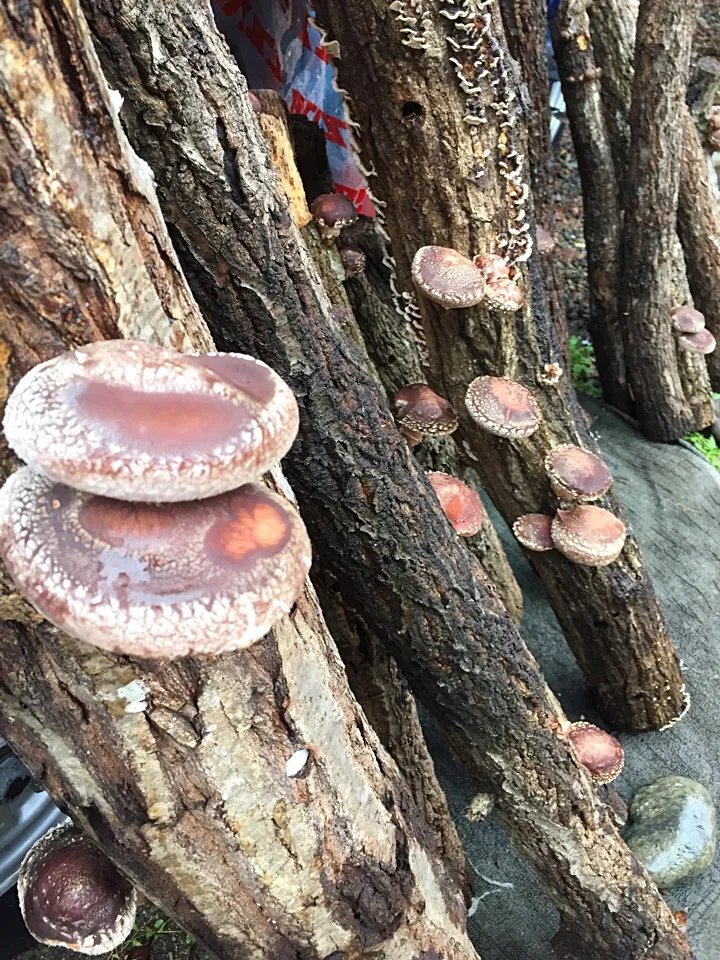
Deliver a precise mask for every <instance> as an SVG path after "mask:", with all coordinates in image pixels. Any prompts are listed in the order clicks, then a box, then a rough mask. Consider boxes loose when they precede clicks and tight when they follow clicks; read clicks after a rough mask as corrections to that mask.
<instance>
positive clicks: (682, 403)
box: [597, 3, 714, 440]
mask: <svg viewBox="0 0 720 960" xmlns="http://www.w3.org/2000/svg"><path fill="white" fill-rule="evenodd" d="M697 10H698V5H694V6H693V5H692V4H691V5H690V6H688V5H683V15H682V16H680V17H671V15H670V13H669V8H665V7H663V6H662V5H660V4H656V3H647V4H645V5H643V6H642V8H641V15H640V20H639V24H638V30H639V32H638V37H637V43H636V53H635V67H634V77H633V95H632V106H631V107H630V111H629V114H627V113H626V112H623V110H622V107H623V101H624V102H625V103H627V94H626V92H625V91H626V88H627V79H628V72H629V70H630V65H629V62H628V57H627V56H626V57H625V58H622V59H617V61H616V62H615V63H614V64H613V65H611V66H609V67H608V73H607V77H603V82H607V84H608V86H609V87H611V88H612V96H611V100H612V102H613V109H614V116H615V121H614V122H615V124H616V128H617V129H616V133H617V136H618V144H617V146H616V156H617V157H618V158H619V161H620V162H622V155H623V153H624V154H625V157H626V158H627V161H626V165H625V166H621V167H619V168H618V170H619V172H621V171H623V170H625V181H624V189H623V204H624V209H625V213H624V231H623V241H622V263H623V276H622V278H621V283H620V286H619V288H618V298H619V299H618V305H619V309H620V310H621V315H622V316H623V321H624V322H623V331H624V348H625V351H626V354H627V356H628V358H629V357H630V356H632V358H633V362H632V363H630V362H629V361H628V362H627V368H628V371H629V374H630V376H629V382H630V386H631V390H632V393H633V405H634V412H635V415H636V416H637V418H638V420H639V422H640V425H641V428H642V429H643V431H644V432H645V433H646V434H647V435H648V436H650V437H652V438H653V439H657V440H672V439H677V438H678V437H680V436H683V435H684V434H685V433H687V432H688V431H689V430H692V429H699V428H703V427H706V426H708V425H709V424H710V423H712V421H713V419H714V412H713V409H712V398H711V394H710V386H709V380H708V379H707V378H706V376H705V370H704V369H703V367H704V363H703V362H702V358H692V359H691V358H689V357H688V356H687V355H685V354H683V353H681V351H680V349H679V348H678V345H677V341H676V338H675V337H674V335H673V332H672V320H671V317H670V310H671V309H672V307H673V306H678V305H679V303H678V288H677V284H676V282H675V280H674V276H673V272H672V264H671V263H670V261H669V260H668V257H667V250H668V249H669V248H672V246H673V244H674V242H675V226H676V211H677V200H678V186H679V177H680V153H679V152H678V150H677V143H676V139H677V137H676V130H677V117H678V115H679V114H683V113H686V112H687V111H686V107H685V87H686V85H687V72H688V68H689V56H690V44H691V40H692V29H693V25H694V21H695V17H696V15H697ZM613 14H614V15H613ZM597 16H598V21H597V22H598V24H599V26H598V34H599V36H600V41H599V42H600V45H601V47H605V48H612V54H614V56H615V58H619V57H620V54H619V51H620V50H622V47H623V45H626V44H627V40H626V36H627V29H628V23H627V22H626V19H624V18H623V15H622V14H621V13H620V12H618V11H617V9H615V10H614V11H611V12H604V11H603V10H602V8H601V10H600V12H599V13H598V14H597ZM603 17H605V18H606V20H611V21H612V26H611V27H610V26H609V24H608V25H607V26H606V27H605V29H603V26H604V24H603ZM610 30H612V31H613V37H612V40H610V39H608V34H609V33H610ZM678 44H679V46H678ZM605 66H607V61H606V64H605ZM626 117H627V124H626V122H625V118H626ZM629 131H631V134H630V140H629V141H628V139H627V138H628V132H629Z"/></svg>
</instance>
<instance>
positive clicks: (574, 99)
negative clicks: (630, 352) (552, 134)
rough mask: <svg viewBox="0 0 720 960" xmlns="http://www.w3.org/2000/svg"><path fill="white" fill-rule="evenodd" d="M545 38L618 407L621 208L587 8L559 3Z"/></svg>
mask: <svg viewBox="0 0 720 960" xmlns="http://www.w3.org/2000/svg"><path fill="white" fill-rule="evenodd" d="M553 43H554V47H555V56H556V59H557V64H558V70H559V71H560V78H561V82H562V88H563V97H564V99H565V105H566V109H567V114H568V119H569V121H570V133H571V135H572V140H573V146H574V148H575V156H576V158H577V163H578V171H579V173H580V182H581V184H582V194H583V230H584V235H585V247H586V250H587V261H588V281H589V288H590V336H591V338H592V343H593V347H594V348H595V362H596V364H597V369H598V374H599V377H600V382H601V383H602V389H603V395H604V397H605V399H606V400H607V401H608V403H611V404H612V405H613V406H614V407H617V409H618V410H623V411H625V412H626V413H629V412H630V411H631V410H632V399H631V397H630V392H629V387H628V382H627V371H626V369H625V352H624V349H623V333H622V324H621V322H620V318H619V316H618V309H617V283H618V269H619V265H620V240H621V223H622V220H621V209H620V196H619V190H618V178H617V176H616V173H615V170H616V166H615V163H614V162H613V154H612V146H613V143H614V142H615V141H614V140H613V138H612V137H610V136H609V135H608V131H607V128H606V120H605V116H604V115H603V104H602V102H601V98H600V91H601V87H600V84H599V73H598V68H597V66H596V64H595V57H594V51H593V46H592V44H591V42H590V34H589V24H588V14H587V10H586V9H585V7H584V6H581V5H579V4H577V3H574V2H573V0H564V2H563V3H561V5H560V9H559V11H558V16H557V20H556V23H555V25H554V30H553Z"/></svg>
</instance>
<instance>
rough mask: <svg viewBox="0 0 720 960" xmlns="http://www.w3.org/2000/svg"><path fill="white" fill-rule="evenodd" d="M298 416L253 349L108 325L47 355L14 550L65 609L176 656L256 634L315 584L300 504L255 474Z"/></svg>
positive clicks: (56, 612)
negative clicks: (179, 348)
mask: <svg viewBox="0 0 720 960" xmlns="http://www.w3.org/2000/svg"><path fill="white" fill-rule="evenodd" d="M297 428H298V408H297V403H296V401H295V398H294V396H293V394H292V392H291V390H290V388H289V387H288V386H287V384H285V383H284V382H283V380H281V378H280V377H279V376H277V374H275V373H274V372H273V371H272V370H271V369H270V368H269V367H267V366H266V365H265V364H263V363H261V362H260V361H258V360H255V359H253V358H252V357H245V356H242V355H240V354H201V355H199V356H185V355H180V354H177V353H174V352H173V351H171V350H166V349H163V348H161V347H157V346H154V345H151V344H146V343H140V342H132V341H106V342H102V343H96V344H90V345H89V346H86V347H82V348H80V349H77V350H74V351H71V352H69V353H66V354H63V355H62V356H59V357H56V358H54V359H53V360H49V361H47V362H46V363H42V364H39V365H38V366H37V367H35V368H34V369H33V370H31V371H30V372H29V373H28V374H26V376H25V377H23V378H22V380H21V381H20V383H19V384H18V386H17V388H16V390H15V391H14V392H13V394H12V396H11V397H10V399H9V401H8V404H7V409H6V413H5V420H4V429H5V436H6V438H7V440H8V443H9V444H10V446H11V447H12V448H13V450H14V451H15V452H16V453H17V454H18V456H20V457H21V458H22V459H23V460H25V461H26V463H28V464H29V466H28V467H24V468H22V469H20V470H18V471H17V472H16V473H14V474H13V475H12V476H11V477H10V478H9V479H8V481H7V482H6V484H5V486H4V487H3V489H2V491H1V492H0V552H1V553H2V558H3V560H4V562H5V565H6V567H7V569H8V571H9V573H10V574H11V576H12V577H13V578H14V580H15V581H16V583H17V584H18V586H19V587H20V588H21V589H22V590H23V592H24V593H25V594H26V596H27V597H28V599H29V600H30V601H31V602H32V603H33V604H34V605H35V606H36V607H37V609H38V610H39V611H40V612H41V613H42V614H43V615H44V616H45V617H47V618H48V619H49V620H51V621H52V622H53V623H54V624H56V626H58V627H61V628H62V629H63V630H66V631H67V632H68V633H70V634H72V635H73V636H75V637H77V638H78V639H80V640H84V641H86V642H87V643H93V644H95V645H96V646H98V647H101V648H103V649H107V650H112V651H114V652H117V653H123V654H128V655H133V656H138V657H165V658H175V657H183V656H188V655H191V654H198V653H214V654H217V653H222V652H225V651H228V650H236V649H239V648H242V647H247V646H248V645H250V644H251V643H253V642H254V641H256V640H258V639H260V637H262V636H264V635H265V634H266V633H267V631H268V630H269V629H270V628H271V627H272V626H273V624H274V623H275V622H276V621H277V620H278V619H279V618H280V617H281V616H282V615H283V614H285V613H287V612H289V610H290V608H291V605H292V604H293V603H294V602H295V600H296V599H297V597H298V595H299V593H300V591H301V590H302V587H303V583H304V580H305V576H306V574H307V571H308V569H309V566H310V543H309V540H308V537H307V533H306V531H305V528H304V526H303V523H302V521H301V519H300V517H299V515H298V513H297V511H296V509H295V508H294V507H293V506H291V505H289V504H288V503H287V502H286V501H285V500H283V499H282V498H281V497H279V496H277V495H275V494H273V493H271V492H270V491H269V490H268V489H267V488H266V487H265V486H263V485H262V484H258V483H256V482H255V481H257V480H258V479H259V478H260V477H261V476H262V475H263V473H265V472H266V471H267V470H268V469H269V468H270V467H271V466H273V465H274V464H275V463H277V461H278V460H279V459H280V458H281V457H283V456H284V455H285V453H287V451H288V449H289V448H290V446H291V444H292V442H293V440H294V438H295V436H296V433H297Z"/></svg>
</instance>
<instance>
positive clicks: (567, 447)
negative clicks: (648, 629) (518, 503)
mask: <svg viewBox="0 0 720 960" xmlns="http://www.w3.org/2000/svg"><path fill="white" fill-rule="evenodd" d="M545 469H546V470H547V473H548V476H549V478H550V486H551V487H552V490H553V493H554V494H555V495H556V497H557V498H558V500H559V501H560V507H559V509H558V510H557V513H556V514H555V516H554V517H549V516H546V515H545V514H542V513H528V514H526V515H525V516H522V517H519V518H518V519H517V520H516V521H515V523H514V524H513V532H514V534H515V536H516V537H517V539H518V540H519V541H520V543H521V544H522V545H523V546H524V547H526V548H527V549H528V550H536V551H546V550H552V549H553V547H555V548H557V549H558V550H559V551H560V553H562V554H563V555H564V556H566V557H567V558H568V560H572V561H573V562H574V563H581V564H585V565H586V566H589V567H604V566H606V565H607V564H609V563H613V562H614V561H615V560H617V558H618V557H619V556H620V553H621V552H622V548H623V546H624V545H625V536H626V532H627V531H626V528H625V524H624V523H623V522H622V520H620V519H619V518H618V517H616V516H615V515H614V514H612V513H610V511H609V510H605V509H603V508H602V507H598V506H595V505H594V504H593V503H592V502H590V501H594V500H599V499H600V498H601V497H603V496H605V494H606V493H607V492H608V490H609V489H610V487H611V486H612V482H613V478H612V475H611V473H610V471H609V470H608V468H607V465H606V464H605V463H604V462H603V461H602V460H601V459H600V457H598V456H597V455H596V454H594V453H592V452H591V451H590V450H583V449H582V447H577V446H575V445H574V444H563V445H562V446H560V447H556V448H555V449H554V450H551V451H550V453H549V454H548V456H547V457H546V459H545Z"/></svg>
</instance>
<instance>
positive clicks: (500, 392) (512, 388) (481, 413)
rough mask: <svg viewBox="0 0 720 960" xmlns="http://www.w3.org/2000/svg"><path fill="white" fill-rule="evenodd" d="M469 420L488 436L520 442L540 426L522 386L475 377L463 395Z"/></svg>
mask: <svg viewBox="0 0 720 960" xmlns="http://www.w3.org/2000/svg"><path fill="white" fill-rule="evenodd" d="M465 405H466V406H467V408H468V412H469V413H470V416H471V417H472V418H473V420H475V422H476V423H479V424H480V426H481V427H483V428H484V429H485V430H487V431H488V432H489V433H494V434H496V435H497V436H498V437H507V438H509V439H513V440H514V439H520V438H522V437H529V436H530V435H531V434H532V433H534V432H535V431H536V430H537V428H538V424H539V423H540V411H539V410H538V406H537V403H536V402H535V398H534V397H533V395H532V394H531V393H530V391H529V390H527V389H526V388H525V387H523V386H522V384H520V383H517V382H516V381H514V380H505V379H504V378H502V377H477V378H476V379H475V380H473V381H472V383H471V384H470V386H469V387H468V389H467V393H466V395H465Z"/></svg>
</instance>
